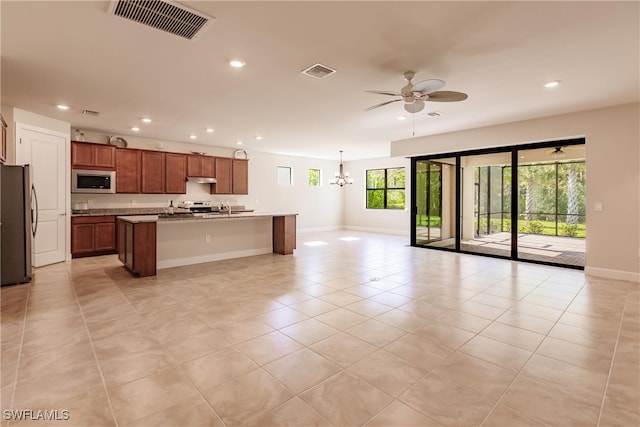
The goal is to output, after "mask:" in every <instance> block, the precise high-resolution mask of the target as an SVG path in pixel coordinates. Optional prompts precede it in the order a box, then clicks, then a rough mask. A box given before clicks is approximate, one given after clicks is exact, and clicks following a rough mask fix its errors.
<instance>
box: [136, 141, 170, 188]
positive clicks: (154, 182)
mask: <svg viewBox="0 0 640 427" xmlns="http://www.w3.org/2000/svg"><path fill="white" fill-rule="evenodd" d="M140 156H141V161H140V171H141V190H142V193H155V194H164V192H165V185H164V183H165V169H164V166H165V164H164V160H165V153H161V152H158V151H145V150H141V151H140Z"/></svg>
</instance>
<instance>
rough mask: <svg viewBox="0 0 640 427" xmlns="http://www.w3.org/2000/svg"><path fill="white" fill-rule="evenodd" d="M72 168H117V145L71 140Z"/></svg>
mask: <svg viewBox="0 0 640 427" xmlns="http://www.w3.org/2000/svg"><path fill="white" fill-rule="evenodd" d="M71 168H73V169H98V170H115V168H116V147H114V146H113V145H107V144H94V143H89V142H78V141H71Z"/></svg>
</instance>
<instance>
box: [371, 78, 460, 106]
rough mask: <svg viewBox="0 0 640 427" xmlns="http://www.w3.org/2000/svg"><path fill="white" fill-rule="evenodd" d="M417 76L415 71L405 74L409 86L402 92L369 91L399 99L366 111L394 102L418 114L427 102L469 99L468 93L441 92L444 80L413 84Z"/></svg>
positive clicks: (401, 90)
mask: <svg viewBox="0 0 640 427" xmlns="http://www.w3.org/2000/svg"><path fill="white" fill-rule="evenodd" d="M415 75H416V73H414V72H413V71H407V72H405V73H404V79H405V80H406V81H407V84H406V86H404V87H403V88H402V89H400V92H391V91H386V90H368V91H367V92H369V93H375V94H379V95H389V96H396V97H399V98H398V99H393V100H391V101H386V102H383V103H381V104H377V105H374V106H372V107H369V108H367V109H366V110H364V111H369V110H373V109H374V108H378V107H382V106H383V105H387V104H391V103H392V102H398V101H404V109H405V110H406V111H407V112H409V113H417V112H420V111H422V110H423V109H424V102H425V101H432V102H457V101H464V100H465V99H467V97H468V95H467V94H466V93H462V92H453V91H448V90H440V89H442V88H443V87H444V85H445V82H444V81H442V80H437V79H430V80H423V81H421V82H418V83H416V84H413V83H412V82H411V80H412V79H413V77H414V76H415Z"/></svg>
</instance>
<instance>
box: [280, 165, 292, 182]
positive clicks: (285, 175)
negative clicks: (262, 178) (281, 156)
mask: <svg viewBox="0 0 640 427" xmlns="http://www.w3.org/2000/svg"><path fill="white" fill-rule="evenodd" d="M278 185H293V183H292V180H291V168H290V167H288V166H278Z"/></svg>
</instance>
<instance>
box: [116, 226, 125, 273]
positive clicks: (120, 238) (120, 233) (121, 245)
mask: <svg viewBox="0 0 640 427" xmlns="http://www.w3.org/2000/svg"><path fill="white" fill-rule="evenodd" d="M117 224H118V225H117V228H118V239H117V240H118V259H119V260H120V262H121V263H123V264H126V262H125V261H126V260H125V254H124V253H125V243H126V241H127V240H126V238H125V235H124V233H125V230H126V224H127V223H126V222H124V221H122V220H118V223H117Z"/></svg>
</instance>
